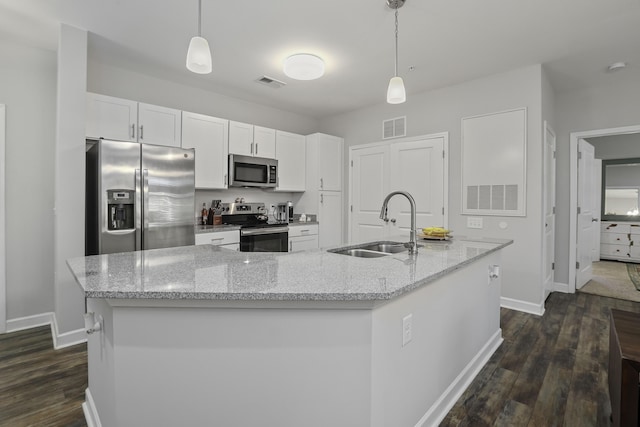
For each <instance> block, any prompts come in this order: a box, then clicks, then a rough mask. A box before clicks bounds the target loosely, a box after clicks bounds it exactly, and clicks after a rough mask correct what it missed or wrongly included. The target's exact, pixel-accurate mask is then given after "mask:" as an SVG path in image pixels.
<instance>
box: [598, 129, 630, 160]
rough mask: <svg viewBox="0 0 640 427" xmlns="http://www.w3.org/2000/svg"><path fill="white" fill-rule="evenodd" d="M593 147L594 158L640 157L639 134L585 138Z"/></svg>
mask: <svg viewBox="0 0 640 427" xmlns="http://www.w3.org/2000/svg"><path fill="white" fill-rule="evenodd" d="M586 140H587V141H588V142H589V144H591V145H593V148H595V158H596V159H603V160H607V159H630V158H633V157H640V134H638V133H635V134H626V135H613V136H601V137H597V138H586Z"/></svg>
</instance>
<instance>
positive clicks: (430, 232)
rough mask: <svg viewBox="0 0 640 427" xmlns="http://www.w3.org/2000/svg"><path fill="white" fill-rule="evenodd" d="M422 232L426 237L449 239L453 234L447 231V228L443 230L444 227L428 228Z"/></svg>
mask: <svg viewBox="0 0 640 427" xmlns="http://www.w3.org/2000/svg"><path fill="white" fill-rule="evenodd" d="M422 232H423V233H424V235H425V236H431V237H447V236H448V235H449V233H450V232H451V230H447V229H446V228H442V227H427V228H423V229H422Z"/></svg>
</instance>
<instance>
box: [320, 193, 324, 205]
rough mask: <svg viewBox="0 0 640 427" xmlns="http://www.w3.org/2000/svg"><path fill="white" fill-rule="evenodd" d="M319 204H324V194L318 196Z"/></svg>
mask: <svg viewBox="0 0 640 427" xmlns="http://www.w3.org/2000/svg"><path fill="white" fill-rule="evenodd" d="M320 203H321V204H322V203H324V194H321V195H320Z"/></svg>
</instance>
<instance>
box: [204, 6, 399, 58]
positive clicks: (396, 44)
mask: <svg viewBox="0 0 640 427" xmlns="http://www.w3.org/2000/svg"><path fill="white" fill-rule="evenodd" d="M397 25H398V23H397V22H396V26H397ZM396 31H398V30H397V29H396ZM198 37H202V0H198ZM396 37H397V36H396ZM397 43H398V41H397V40H396V46H397ZM396 49H397V47H396Z"/></svg>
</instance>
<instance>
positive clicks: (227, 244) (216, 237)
mask: <svg viewBox="0 0 640 427" xmlns="http://www.w3.org/2000/svg"><path fill="white" fill-rule="evenodd" d="M196 245H214V246H222V247H224V248H227V249H233V250H234V251H239V250H240V231H238V230H230V231H215V232H212V233H198V234H196Z"/></svg>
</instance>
